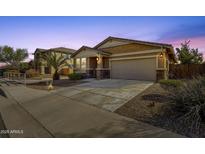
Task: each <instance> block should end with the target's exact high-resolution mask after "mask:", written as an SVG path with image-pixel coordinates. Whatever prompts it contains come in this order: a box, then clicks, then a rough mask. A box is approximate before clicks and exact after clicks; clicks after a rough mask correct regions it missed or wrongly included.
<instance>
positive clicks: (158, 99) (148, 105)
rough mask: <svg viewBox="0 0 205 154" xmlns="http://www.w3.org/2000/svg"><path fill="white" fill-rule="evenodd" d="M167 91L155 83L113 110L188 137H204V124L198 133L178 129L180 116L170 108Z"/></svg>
mask: <svg viewBox="0 0 205 154" xmlns="http://www.w3.org/2000/svg"><path fill="white" fill-rule="evenodd" d="M169 102H170V101H169V94H168V92H167V91H166V90H165V89H164V88H162V87H161V86H160V84H159V83H155V84H154V85H152V86H151V87H149V88H148V89H146V90H145V91H143V92H142V93H141V94H139V95H138V96H136V97H134V98H133V99H132V100H130V101H129V102H128V103H126V104H125V105H123V106H122V107H120V108H119V109H117V110H116V111H115V112H116V113H118V114H120V115H123V116H126V117H130V118H133V119H136V120H139V121H143V122H146V123H149V124H151V125H154V126H157V127H161V128H164V129H167V130H170V131H173V132H175V133H178V134H181V135H184V136H188V137H205V134H204V132H205V126H204V123H202V124H201V131H200V132H201V133H200V134H197V133H196V134H194V133H192V134H190V133H187V132H186V131H184V130H183V129H180V123H178V121H177V119H178V118H179V116H180V113H178V112H177V111H175V110H172V109H171V108H170V106H171V104H170V103H169Z"/></svg>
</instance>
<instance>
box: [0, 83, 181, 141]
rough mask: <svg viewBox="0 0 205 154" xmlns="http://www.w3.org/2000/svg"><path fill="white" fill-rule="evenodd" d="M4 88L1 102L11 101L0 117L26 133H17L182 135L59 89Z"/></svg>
mask: <svg viewBox="0 0 205 154" xmlns="http://www.w3.org/2000/svg"><path fill="white" fill-rule="evenodd" d="M82 87H84V86H82ZM86 88H87V87H84V90H85V89H86ZM4 89H5V90H6V91H7V92H9V95H10V97H11V100H12V101H11V100H7V101H5V103H4V104H7V103H8V102H10V104H13V105H8V106H7V105H6V106H4V108H3V109H2V110H1V112H2V115H3V116H2V117H3V118H4V122H5V125H6V127H7V129H24V132H25V134H21V135H19V136H17V137H182V136H180V135H178V134H175V133H172V132H170V131H166V130H164V129H161V128H157V127H154V126H151V125H148V124H145V123H142V122H139V121H136V120H133V119H130V118H126V117H123V116H120V115H118V114H115V113H112V112H107V111H105V110H101V109H99V108H97V107H94V106H90V105H88V104H86V103H82V102H81V101H78V100H77V99H73V98H71V97H67V96H64V95H59V93H58V92H52V93H49V92H43V91H39V90H34V89H30V88H25V87H22V86H4ZM81 90H82V89H81ZM90 90H91V89H90ZM41 92H42V93H41ZM73 93H75V92H73ZM29 95H30V96H31V97H29ZM65 95H66V94H65ZM8 104H9V103H8ZM9 106H12V107H9ZM10 108H11V109H10ZM9 109H10V110H9ZM13 116H14V119H12V117H13ZM15 116H16V117H15ZM30 133H31V134H30ZM12 137H13V136H12Z"/></svg>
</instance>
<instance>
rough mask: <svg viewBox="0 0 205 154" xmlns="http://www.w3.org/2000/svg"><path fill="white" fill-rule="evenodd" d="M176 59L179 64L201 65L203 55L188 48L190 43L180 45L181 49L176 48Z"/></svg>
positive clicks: (196, 50)
mask: <svg viewBox="0 0 205 154" xmlns="http://www.w3.org/2000/svg"><path fill="white" fill-rule="evenodd" d="M176 51H177V57H178V59H179V61H180V62H181V64H201V63H202V62H203V54H202V53H199V51H198V49H197V48H196V49H194V48H192V49H191V48H190V41H185V42H184V43H181V48H180V49H179V48H176Z"/></svg>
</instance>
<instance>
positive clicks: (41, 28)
mask: <svg viewBox="0 0 205 154" xmlns="http://www.w3.org/2000/svg"><path fill="white" fill-rule="evenodd" d="M0 23H1V24H0V46H2V45H9V46H13V47H15V48H27V49H28V51H29V53H33V52H34V51H35V49H36V48H54V47H68V48H73V49H79V48H80V47H81V46H82V45H86V46H91V47H93V46H95V45H96V44H98V43H99V42H101V41H102V40H104V39H105V38H107V37H108V36H114V37H122V38H128V39H137V40H143V41H155V42H162V43H169V44H173V46H174V47H178V46H179V45H180V43H181V42H183V41H185V40H191V46H192V47H194V48H199V51H201V52H204V53H205V17H0ZM30 58H32V56H31V55H30Z"/></svg>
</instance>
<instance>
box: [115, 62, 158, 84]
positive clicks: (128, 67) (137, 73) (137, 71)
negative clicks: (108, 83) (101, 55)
mask: <svg viewBox="0 0 205 154" xmlns="http://www.w3.org/2000/svg"><path fill="white" fill-rule="evenodd" d="M111 78H115V79H132V80H149V81H155V80H156V60H155V58H150V59H133V60H114V61H111Z"/></svg>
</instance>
